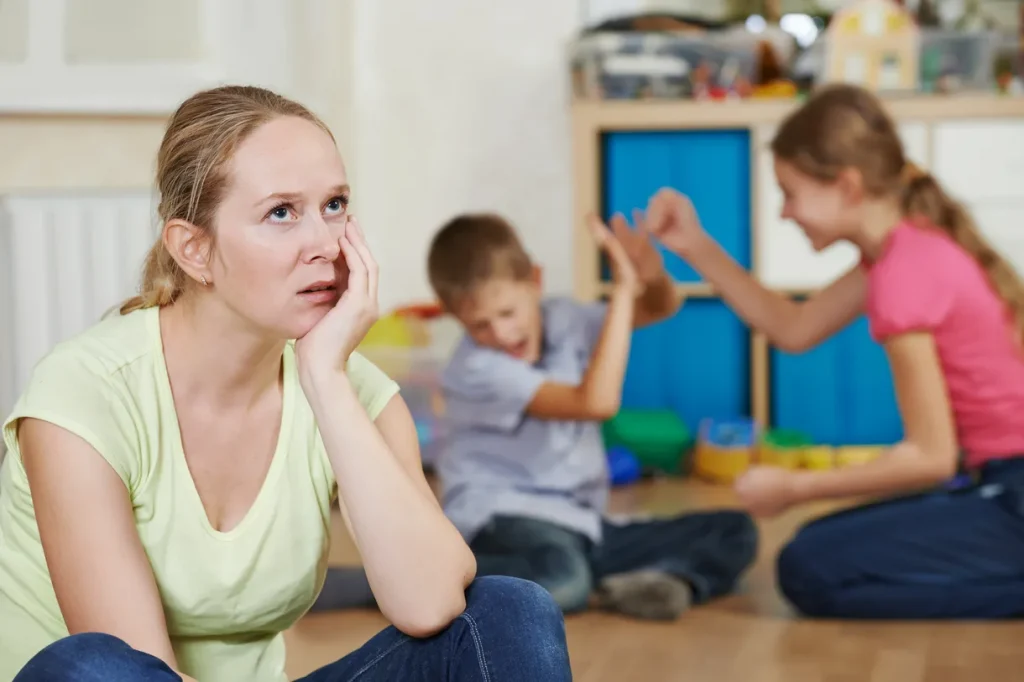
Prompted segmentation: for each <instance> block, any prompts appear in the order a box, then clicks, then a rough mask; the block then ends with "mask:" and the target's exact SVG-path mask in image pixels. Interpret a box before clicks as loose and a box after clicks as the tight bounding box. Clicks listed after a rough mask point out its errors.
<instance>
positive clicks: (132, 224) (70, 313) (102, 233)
mask: <svg viewBox="0 0 1024 682" xmlns="http://www.w3.org/2000/svg"><path fill="white" fill-rule="evenodd" d="M155 209H156V202H155V200H154V195H153V193H152V192H150V191H147V190H138V191H119V192H114V193H110V192H89V193H70V192H69V193H67V194H25V195H9V196H0V415H2V416H3V418H6V417H7V415H8V414H9V413H10V410H11V408H12V407H13V406H14V402H15V400H17V397H18V395H19V394H20V393H21V391H22V389H23V388H24V386H25V382H26V381H27V379H28V377H29V376H30V374H31V372H32V368H33V366H34V365H35V364H36V362H38V361H39V359H40V358H42V357H43V355H45V354H46V353H47V352H48V351H49V350H50V349H51V348H53V346H54V345H55V344H57V343H58V342H60V341H62V340H64V339H67V338H69V337H71V336H74V335H75V334H77V333H78V332H81V331H83V330H84V329H86V328H87V327H89V325H91V324H93V323H94V322H96V321H97V320H99V319H100V317H101V316H102V315H103V313H104V312H106V311H107V310H108V309H109V308H110V307H111V306H114V305H116V304H117V303H119V302H120V301H122V300H123V299H125V298H127V297H129V296H131V295H132V294H133V293H134V292H135V291H136V290H137V288H138V280H139V275H140V273H141V270H142V262H143V259H144V258H145V255H146V252H147V251H148V250H149V248H150V246H152V244H153V241H154V240H155V239H156V235H157V221H156V213H155ZM0 453H2V446H0ZM0 456H2V454H0Z"/></svg>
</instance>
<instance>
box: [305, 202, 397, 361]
mask: <svg viewBox="0 0 1024 682" xmlns="http://www.w3.org/2000/svg"><path fill="white" fill-rule="evenodd" d="M339 243H340V245H341V258H344V263H339V264H338V267H337V274H338V277H339V280H338V282H337V285H336V286H337V287H338V290H339V291H340V292H341V296H340V298H339V299H338V303H337V304H336V305H335V306H334V307H333V308H332V309H331V310H330V312H328V313H327V314H326V315H324V317H323V319H321V320H320V322H318V323H317V324H316V326H314V327H313V328H312V329H310V330H309V331H308V332H307V333H306V335H305V336H303V337H302V338H301V339H299V340H298V341H296V343H295V352H296V356H297V358H298V362H299V369H300V373H301V376H302V377H303V379H304V380H307V381H308V380H309V379H311V378H315V377H317V376H320V375H322V374H325V373H332V372H340V371H343V370H344V369H345V363H346V362H347V361H348V357H349V355H351V354H352V351H353V350H355V348H356V346H358V345H359V343H360V342H361V341H362V340H363V337H364V336H366V332H368V331H369V330H370V327H371V326H373V323H374V322H376V321H377V315H378V311H377V262H376V261H375V260H374V259H373V255H372V254H371V253H370V248H369V247H368V246H367V245H366V240H365V239H364V237H363V232H362V230H361V229H360V228H359V224H358V223H357V222H356V220H355V218H349V221H348V224H347V225H346V226H345V234H344V235H342V237H341V239H340V240H339ZM346 275H347V276H346ZM343 279H344V280H347V281H343Z"/></svg>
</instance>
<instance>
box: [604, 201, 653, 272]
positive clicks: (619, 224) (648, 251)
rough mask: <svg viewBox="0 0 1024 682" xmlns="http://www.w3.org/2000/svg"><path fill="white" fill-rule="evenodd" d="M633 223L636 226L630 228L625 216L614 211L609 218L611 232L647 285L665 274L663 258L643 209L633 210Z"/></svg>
mask: <svg viewBox="0 0 1024 682" xmlns="http://www.w3.org/2000/svg"><path fill="white" fill-rule="evenodd" d="M633 224H634V225H636V227H635V228H633V229H630V227H629V223H627V222H626V218H625V217H624V216H623V215H621V214H619V213H616V214H615V215H614V216H612V219H611V229H612V234H614V235H615V238H616V239H618V240H619V243H620V244H622V248H623V249H624V250H625V251H626V255H627V256H629V260H630V261H632V263H633V267H634V268H635V269H636V272H637V276H638V277H639V278H640V283H641V284H642V285H644V286H647V285H650V284H653V283H655V282H657V281H658V280H659V279H661V278H662V277H664V276H665V259H664V258H662V256H661V252H660V251H659V250H658V247H657V246H655V244H654V240H653V239H651V233H650V232H649V231H648V230H647V220H646V217H645V216H644V213H643V211H633Z"/></svg>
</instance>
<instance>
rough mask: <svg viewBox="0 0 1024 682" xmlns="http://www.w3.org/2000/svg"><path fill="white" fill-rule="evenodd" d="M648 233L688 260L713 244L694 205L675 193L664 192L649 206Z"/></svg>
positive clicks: (686, 197)
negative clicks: (703, 246) (701, 248)
mask: <svg viewBox="0 0 1024 682" xmlns="http://www.w3.org/2000/svg"><path fill="white" fill-rule="evenodd" d="M646 226H647V230H648V231H650V233H651V234H653V235H654V237H655V238H656V239H657V240H658V241H660V242H661V243H662V244H664V245H665V247H666V248H668V249H669V250H670V251H672V252H674V253H675V254H676V255H678V256H680V257H682V258H688V257H690V256H692V255H693V253H694V252H695V251H696V250H697V249H698V248H699V247H700V246H701V245H703V244H704V243H706V242H707V241H709V240H710V237H709V236H708V234H707V232H705V231H704V228H703V227H702V226H701V224H700V218H698V217H697V211H696V210H695V209H694V208H693V202H692V201H690V198H689V197H688V196H686V195H685V194H680V193H679V192H677V191H675V190H674V189H668V188H665V189H661V190H658V193H657V194H655V195H654V196H653V197H651V200H650V202H648V205H647V219H646Z"/></svg>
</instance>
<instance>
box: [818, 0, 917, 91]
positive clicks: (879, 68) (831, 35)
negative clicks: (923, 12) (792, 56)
mask: <svg viewBox="0 0 1024 682" xmlns="http://www.w3.org/2000/svg"><path fill="white" fill-rule="evenodd" d="M920 39H921V36H920V31H919V29H918V27H917V23H916V22H915V21H914V17H913V15H912V14H911V13H910V12H908V11H907V9H906V8H905V7H902V6H901V5H900V4H899V3H897V2H894V1H893V0H855V1H854V2H851V3H849V4H847V5H845V6H844V7H843V8H842V9H840V10H839V11H838V12H836V14H835V15H834V16H833V17H832V21H831V22H830V24H829V27H828V29H826V33H825V46H826V57H825V72H824V80H825V81H826V82H842V83H852V84H854V85H860V86H862V87H865V88H868V89H871V90H878V91H885V90H888V91H893V90H903V91H913V90H916V89H917V87H918V78H919V70H918V61H919V55H920Z"/></svg>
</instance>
